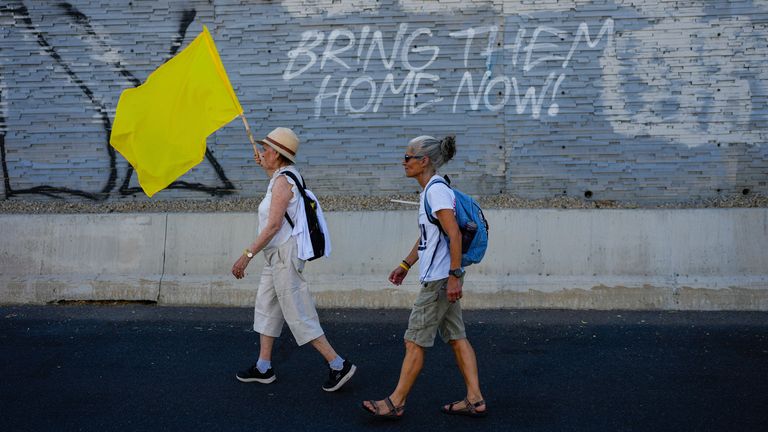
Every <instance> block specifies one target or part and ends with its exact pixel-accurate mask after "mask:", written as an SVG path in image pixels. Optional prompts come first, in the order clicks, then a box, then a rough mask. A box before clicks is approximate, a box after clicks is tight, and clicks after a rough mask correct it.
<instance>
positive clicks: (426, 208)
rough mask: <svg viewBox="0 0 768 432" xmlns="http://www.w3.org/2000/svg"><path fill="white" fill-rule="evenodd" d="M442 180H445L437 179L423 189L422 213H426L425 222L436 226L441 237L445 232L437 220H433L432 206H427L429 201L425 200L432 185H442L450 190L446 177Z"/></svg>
mask: <svg viewBox="0 0 768 432" xmlns="http://www.w3.org/2000/svg"><path fill="white" fill-rule="evenodd" d="M444 178H445V180H443V179H437V180H435V181H432V182H430V183H429V184H428V185H427V187H426V189H424V211H425V212H426V213H427V220H428V221H429V222H430V223H431V224H433V225H437V229H439V230H440V232H441V233H442V234H443V235H447V234H446V233H445V231H443V227H442V225H440V221H439V220H438V219H437V218H435V217H434V216H432V206H430V205H429V200H428V199H427V191H429V188H431V187H432V185H434V184H437V183H442V184H444V185H446V186H448V189H452V188H451V180H450V179H449V178H448V176H445V177H444Z"/></svg>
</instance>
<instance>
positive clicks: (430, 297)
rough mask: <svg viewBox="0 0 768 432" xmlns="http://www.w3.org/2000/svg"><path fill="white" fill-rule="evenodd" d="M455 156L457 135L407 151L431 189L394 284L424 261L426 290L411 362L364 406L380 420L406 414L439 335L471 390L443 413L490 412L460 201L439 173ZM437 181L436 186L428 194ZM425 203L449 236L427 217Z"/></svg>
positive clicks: (408, 342) (424, 139) (416, 308)
mask: <svg viewBox="0 0 768 432" xmlns="http://www.w3.org/2000/svg"><path fill="white" fill-rule="evenodd" d="M455 153H456V141H455V139H454V137H452V136H448V137H445V138H443V139H442V140H438V139H435V138H433V137H430V136H420V137H418V138H414V139H412V140H411V141H410V142H409V143H408V147H407V148H406V151H405V157H404V159H403V168H404V169H405V175H406V176H408V177H410V178H413V179H415V180H417V181H418V182H419V185H420V186H421V187H422V188H423V189H424V191H425V192H422V193H421V197H420V205H419V231H420V236H419V238H418V240H416V244H415V245H414V246H413V248H412V249H411V251H410V253H408V256H406V257H405V259H404V260H403V261H402V262H401V263H400V264H399V265H398V266H397V267H395V269H394V270H393V271H392V273H391V274H390V275H389V281H390V282H392V283H393V284H395V285H400V284H402V283H403V279H405V276H406V275H407V274H408V271H409V270H410V269H411V266H413V265H414V264H415V263H416V261H417V260H419V262H421V265H420V266H419V282H420V283H421V286H422V287H421V291H420V292H419V296H418V298H417V299H416V303H415V304H414V305H413V309H412V310H411V316H410V318H409V320H408V329H407V330H406V331H405V336H404V339H405V358H403V364H402V367H401V369H400V379H399V380H398V382H397V386H396V387H395V390H394V391H393V392H392V393H391V394H390V395H389V396H388V397H386V398H384V399H383V400H379V401H376V400H367V401H364V402H363V408H364V409H365V410H366V411H368V412H370V413H371V414H372V415H374V416H376V417H379V418H386V419H393V420H395V419H399V418H400V417H401V416H402V415H403V412H404V410H405V400H406V398H407V397H408V393H410V391H411V388H412V387H413V384H414V383H415V382H416V378H417V377H418V375H419V373H420V372H421V368H422V366H423V365H424V350H425V348H428V347H431V346H432V345H434V342H435V336H436V335H437V334H438V333H439V334H440V336H441V338H442V339H443V341H445V342H448V343H450V345H451V348H452V349H453V353H454V355H455V357H456V364H457V365H458V367H459V370H460V371H461V374H462V376H463V377H464V384H465V385H466V389H467V393H466V396H465V397H464V399H463V400H460V401H457V402H452V403H449V404H446V405H443V406H442V407H441V411H442V412H444V413H445V414H452V415H464V416H470V417H482V416H484V415H485V414H486V406H485V401H484V400H483V395H482V393H481V392H480V380H479V378H478V373H477V359H476V357H475V351H474V350H473V349H472V345H470V343H469V340H467V335H466V332H465V330H464V320H463V318H462V314H461V303H460V299H461V297H462V284H463V282H464V270H463V269H462V268H461V233H460V231H459V226H458V223H457V222H456V216H455V214H454V211H455V206H456V199H455V195H454V193H453V190H451V188H450V187H448V186H447V185H445V183H443V182H441V181H440V180H442V178H441V177H440V176H438V175H437V169H438V168H440V167H441V166H442V165H443V164H444V163H446V162H448V161H449V160H451V158H453V155H454V154H455ZM432 182H435V184H434V185H431V187H429V189H428V190H427V186H428V185H430V183H432ZM427 194H429V196H427ZM425 199H427V200H428V201H429V204H430V207H431V210H432V216H433V217H434V218H437V220H438V221H439V222H440V225H441V226H442V228H443V230H444V232H445V234H443V233H441V232H440V229H439V228H438V227H437V225H436V224H433V223H431V222H429V220H428V219H427V214H426V211H425V206H424V200H425Z"/></svg>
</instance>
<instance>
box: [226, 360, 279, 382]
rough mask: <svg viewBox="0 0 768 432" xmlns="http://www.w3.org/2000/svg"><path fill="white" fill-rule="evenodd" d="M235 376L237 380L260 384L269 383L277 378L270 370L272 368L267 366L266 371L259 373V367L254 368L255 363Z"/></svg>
mask: <svg viewBox="0 0 768 432" xmlns="http://www.w3.org/2000/svg"><path fill="white" fill-rule="evenodd" d="M235 376H236V377H237V379H238V380H239V381H241V382H246V383H247V382H258V383H262V384H269V383H271V382H274V381H275V380H276V379H277V376H275V372H274V371H273V370H272V368H269V369H267V371H266V372H264V373H261V372H259V369H258V368H256V365H255V364H254V365H253V366H251V367H249V368H248V369H246V370H244V371H240V372H238V373H237V375H235Z"/></svg>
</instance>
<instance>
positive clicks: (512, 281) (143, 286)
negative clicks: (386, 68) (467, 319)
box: [0, 209, 768, 310]
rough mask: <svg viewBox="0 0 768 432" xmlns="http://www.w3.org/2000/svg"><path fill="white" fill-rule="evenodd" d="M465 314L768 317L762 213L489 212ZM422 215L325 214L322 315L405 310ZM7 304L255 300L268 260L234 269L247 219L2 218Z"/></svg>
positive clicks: (311, 267)
mask: <svg viewBox="0 0 768 432" xmlns="http://www.w3.org/2000/svg"><path fill="white" fill-rule="evenodd" d="M487 216H488V219H489V222H490V225H491V242H490V246H489V250H488V253H487V255H486V258H485V260H484V261H483V262H482V263H481V264H479V265H475V266H472V267H470V268H469V269H468V275H467V280H466V285H465V291H466V295H465V297H464V300H463V303H464V305H465V307H467V308H497V307H520V308H523V307H524V308H574V309H680V310H768V249H767V248H766V244H768V209H685V210H672V209H670V210H667V209H660V210H651V209H649V210H555V209H533V210H529V209H512V210H490V211H487ZM415 218H416V215H415V212H414V211H381V212H329V213H328V214H327V219H328V223H329V227H330V229H331V235H332V239H333V254H332V257H331V258H328V259H321V260H317V261H312V262H310V263H308V264H307V268H306V271H305V272H306V276H307V279H308V280H309V282H310V284H311V289H312V291H313V292H314V293H315V296H316V299H317V302H318V305H319V306H320V307H364V308H390V307H409V306H410V304H411V303H412V301H413V299H414V298H415V293H416V292H417V290H418V284H417V281H416V279H417V274H416V272H415V271H414V272H413V274H412V275H410V277H409V280H408V283H406V284H404V285H403V286H401V287H394V286H392V285H390V284H389V283H388V282H387V276H388V274H389V272H390V271H391V270H392V269H393V268H394V267H395V266H396V265H397V264H398V263H399V261H400V260H401V259H402V257H403V256H404V255H405V254H406V253H407V252H408V250H410V248H411V247H412V246H413V244H414V242H415V241H416V239H417V236H418V230H417V228H416V225H415ZM0 227H1V228H0V231H1V233H0V302H2V303H47V302H56V301H61V300H145V301H156V302H158V303H159V304H166V305H230V306H247V305H250V304H252V303H253V300H254V296H255V287H256V284H257V283H258V276H259V272H260V269H261V266H262V264H263V261H262V260H261V257H260V256H259V257H257V259H255V260H254V261H253V262H252V263H251V265H250V266H249V268H248V272H247V273H248V277H246V278H245V279H243V280H240V281H238V280H235V279H234V278H233V277H232V276H231V274H230V273H229V271H230V269H231V266H232V264H233V263H234V261H235V260H236V259H237V257H238V255H239V254H240V253H242V250H243V249H244V248H245V247H246V246H247V245H248V244H249V243H250V241H251V240H253V238H254V237H255V235H256V232H257V222H256V216H255V215H253V214H246V213H215V214H201V213H183V214H108V215H94V214H83V215H0Z"/></svg>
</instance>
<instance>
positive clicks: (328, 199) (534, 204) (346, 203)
mask: <svg viewBox="0 0 768 432" xmlns="http://www.w3.org/2000/svg"><path fill="white" fill-rule="evenodd" d="M261 198H262V197H261V196H259V197H255V198H238V199H226V198H217V199H200V200H166V201H153V200H149V199H146V200H141V201H138V200H134V201H118V202H91V201H33V200H22V199H16V198H11V199H5V200H0V213H23V214H37V213H227V212H255V211H256V209H257V208H258V206H259V202H260V201H261ZM319 198H320V202H321V203H322V206H323V210H324V211H375V210H414V209H416V206H415V205H410V204H401V203H396V202H392V201H391V200H392V199H397V200H403V201H412V202H414V201H418V195H416V194H410V195H393V196H321V197H319ZM479 201H480V205H481V206H482V207H483V208H484V209H514V208H519V209H544V208H555V209H598V208H607V209H639V208H643V209H654V208H656V209H659V208H664V209H672V208H749V207H760V208H765V207H768V196H765V195H760V194H750V195H747V196H745V195H734V196H732V197H721V198H715V199H709V200H700V201H690V202H681V203H661V204H657V205H648V204H642V205H641V204H636V203H630V202H619V201H598V200H586V199H579V198H574V197H555V198H545V199H524V198H519V197H515V196H512V195H497V196H487V197H480V198H479Z"/></svg>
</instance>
